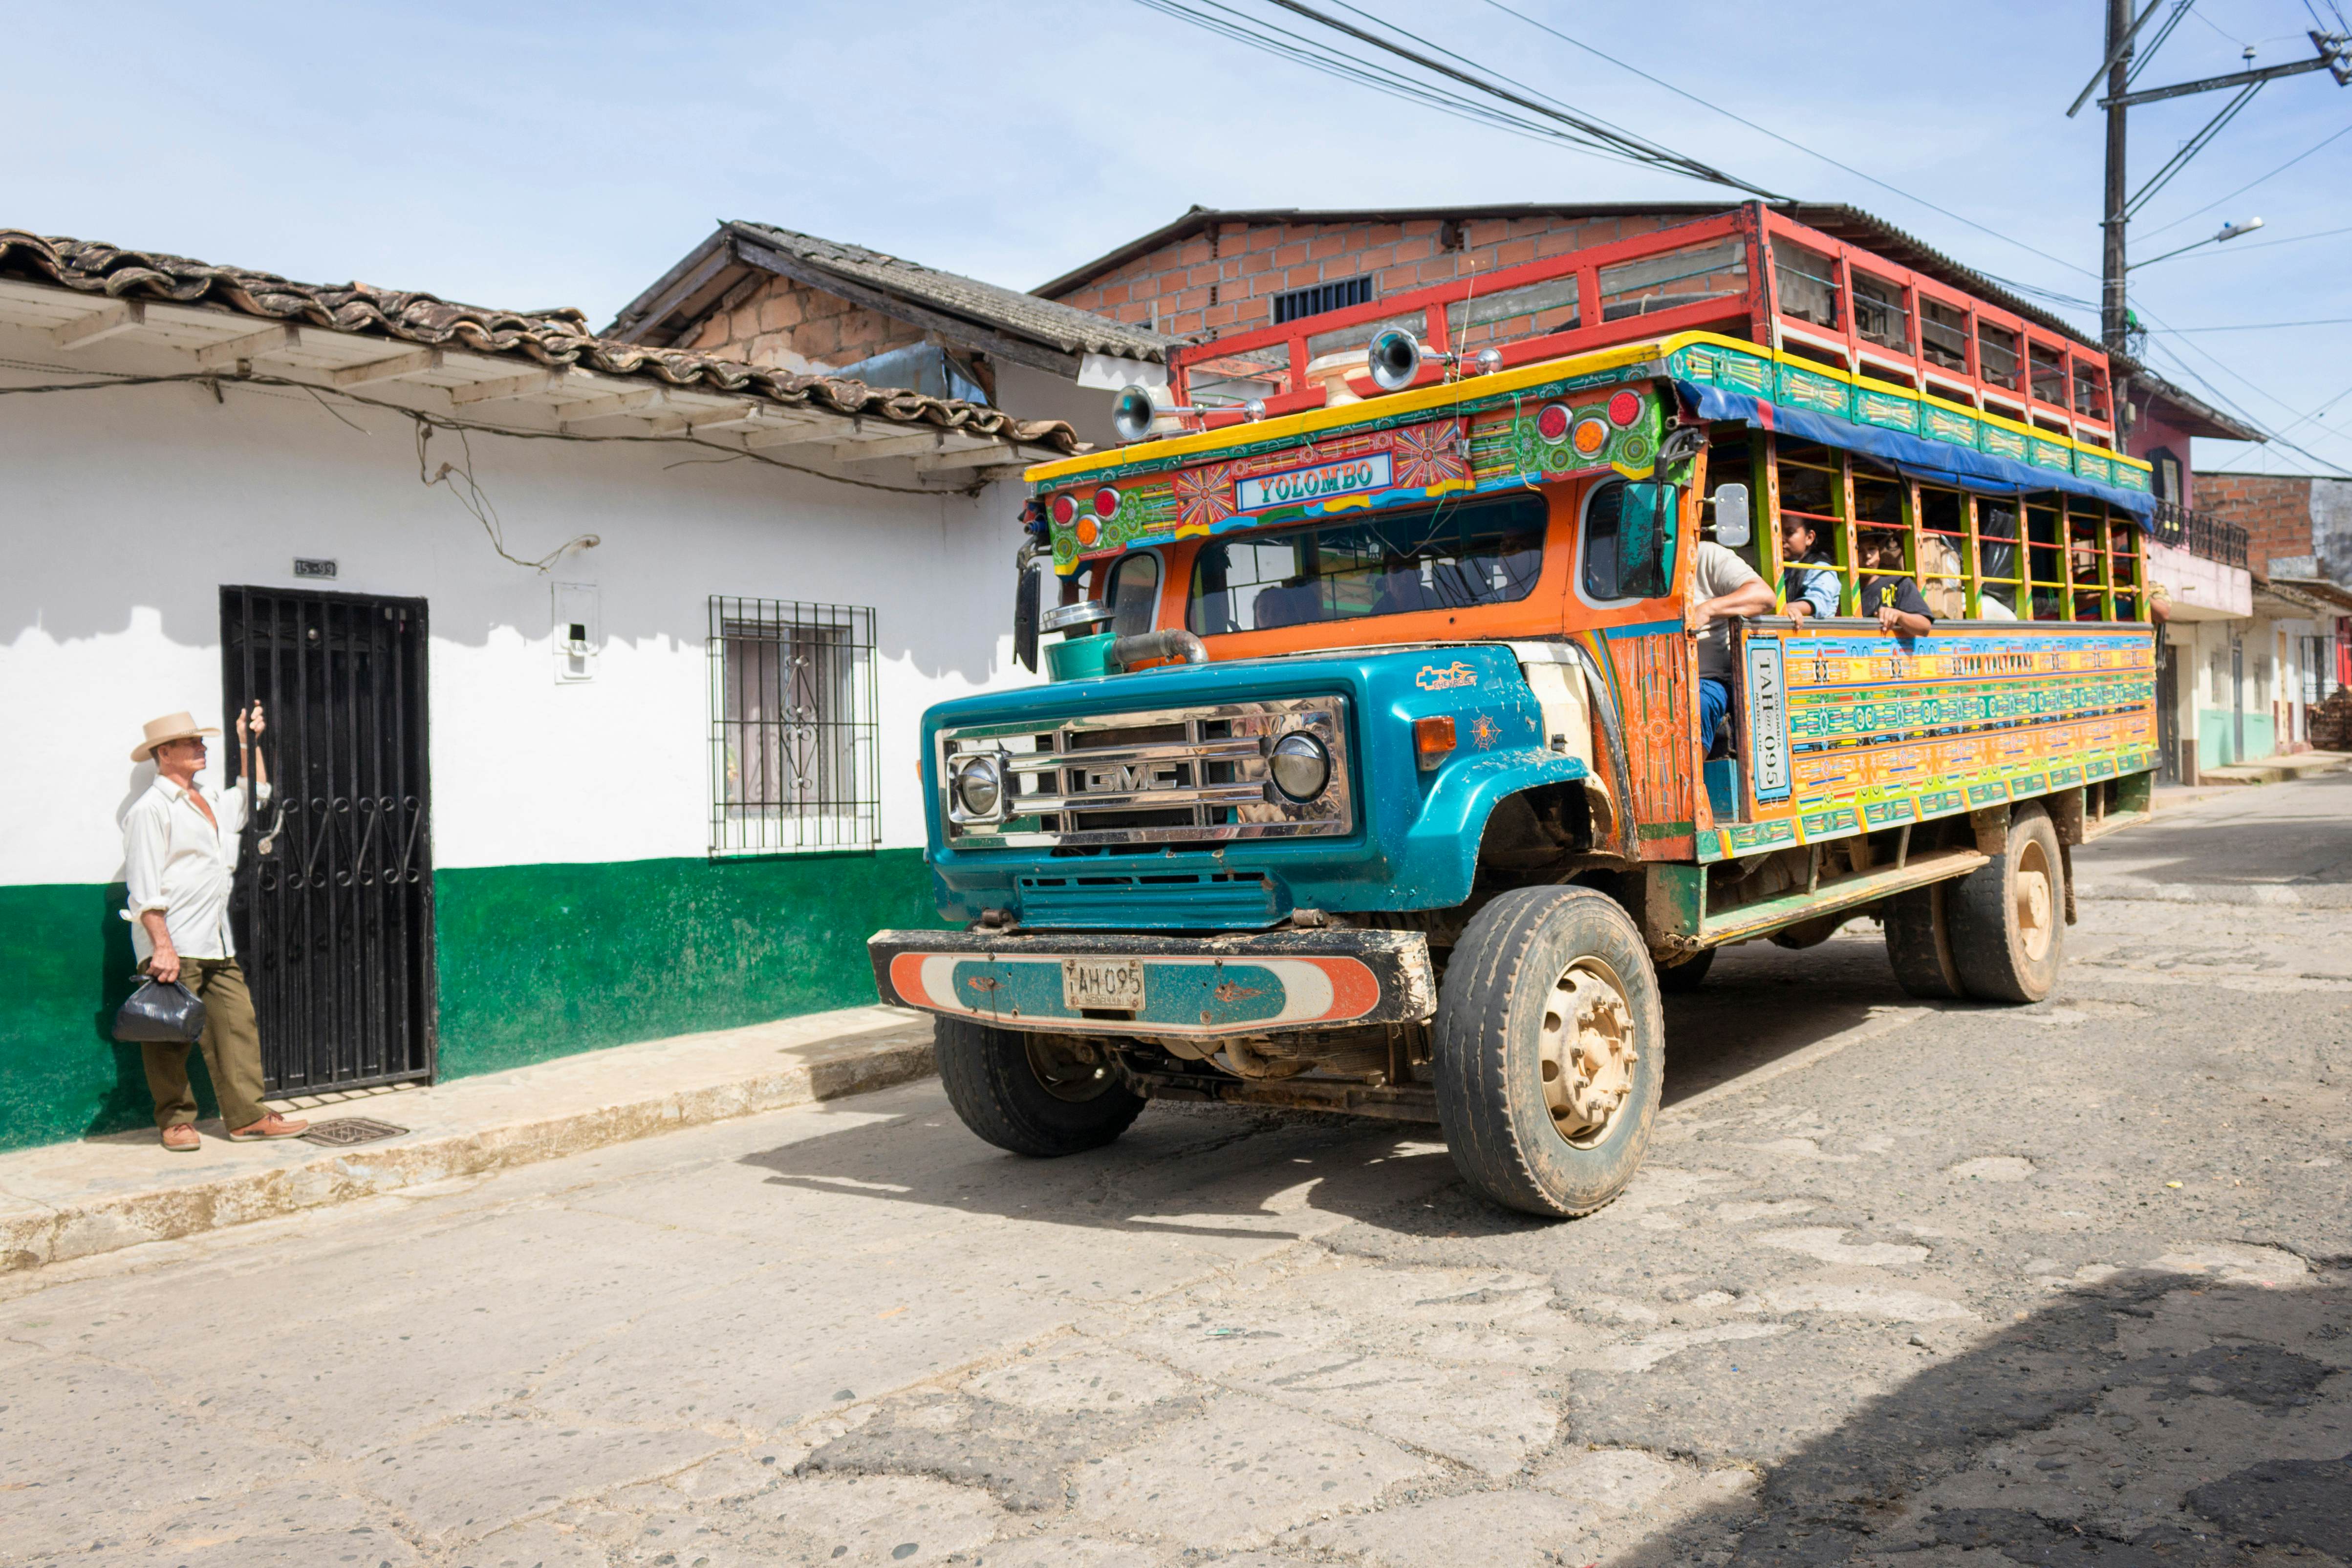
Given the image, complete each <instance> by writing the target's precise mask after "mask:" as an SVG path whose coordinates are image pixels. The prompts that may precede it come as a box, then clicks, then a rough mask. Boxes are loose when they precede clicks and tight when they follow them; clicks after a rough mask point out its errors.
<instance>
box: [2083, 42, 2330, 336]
mask: <svg viewBox="0 0 2352 1568" xmlns="http://www.w3.org/2000/svg"><path fill="white" fill-rule="evenodd" d="M2164 4H2165V0H2147V8H2146V9H2145V10H2143V11H2141V12H2140V13H2139V15H2138V16H2133V15H2132V0H2107V29H2106V34H2107V37H2106V58H2105V61H2103V62H2102V63H2101V65H2100V67H2099V68H2098V69H2097V70H2096V71H2095V72H2094V73H2092V76H2091V79H2090V80H2089V81H2088V82H2086V83H2084V87H2083V90H2082V91H2081V92H2080V93H2077V94H2076V95H2075V98H2074V106H2073V107H2072V108H2070V109H2069V110H2066V116H2067V118H2068V119H2070V120H2071V119H2073V118H2074V116H2075V115H2076V114H2079V113H2080V112H2082V109H2083V105H2084V104H2085V103H2087V102H2089V101H2090V98H2091V95H2092V94H2093V93H2094V92H2096V91H2097V90H2098V89H2099V87H2100V84H2101V80H2102V78H2105V86H2106V89H2107V95H2106V96H2105V98H2103V99H2099V107H2100V108H2101V109H2104V110H2106V111H2107V178H2106V187H2105V198H2104V201H2103V203H2102V206H2101V212H2100V219H2099V226H2100V228H2101V229H2102V230H2103V231H2104V235H2103V243H2102V245H2101V246H2100V249H2101V253H2102V254H2101V257H2100V262H2101V265H2100V267H2099V282H2100V289H2099V338H2100V341H2101V342H2102V344H2103V345H2104V346H2105V349H2106V350H2107V352H2109V353H2111V354H2119V353H2123V352H2125V351H2126V349H2125V344H2124V328H2125V326H2126V323H2127V322H2129V321H2130V319H2131V312H2130V309H2129V308H2128V307H2127V304H2126V298H2125V295H2124V279H2125V277H2126V275H2127V274H2128V273H2129V272H2130V271H2131V267H2130V264H2129V262H2128V261H2127V260H2126V258H2125V251H2124V230H2125V227H2126V225H2128V224H2129V223H2130V222H2131V215H2132V214H2134V213H2136V212H2137V211H2138V210H2139V209H2140V207H2141V206H2142V205H2144V204H2146V203H2147V200H2148V199H2149V198H2150V197H2152V196H2154V195H2155V194H2156V193H2157V192H2158V191H2159V190H2161V189H2162V188H2163V187H2164V186H2165V185H2166V184H2167V183H2169V182H2170V180H2171V179H2172V177H2173V175H2175V174H2177V173H2179V172H2180V170H2181V169H2182V167H2183V166H2185V165H2186V164H2187V163H2188V162H2189V160H2190V159H2191V158H2194V157H2195V156H2196V155H2197V154H2198V153H2199V152H2202V151H2203V150H2204V148H2205V145H2206V143H2208V142H2209V141H2211V140H2212V139H2213V138H2214V137H2215V136H2217V135H2219V134H2220V133H2221V129H2222V128H2223V127H2224V126H2226V125H2228V124H2229V122H2230V121H2231V119H2232V118H2233V117H2235V116H2236V114H2237V112H2238V110H2241V109H2242V108H2244V107H2245V106H2246V104H2247V103H2248V102H2249V101H2251V100H2252V98H2253V96H2254V94H2255V93H2257V92H2259V91H2261V90H2262V89H2263V86H2264V85H2265V84H2267V83H2270V82H2273V81H2276V80H2278V79H2279V78H2282V77H2293V76H2303V75H2305V73H2307V72H2311V71H2321V70H2324V71H2326V72H2327V73H2328V74H2329V75H2330V76H2332V77H2334V78H2336V86H2338V87H2344V86H2347V85H2352V47H2347V46H2352V37H2347V35H2346V34H2343V33H2321V32H2313V33H2310V34H2307V35H2306V37H2309V38H2310V39H2311V47H2312V57H2311V58H2310V59H2307V60H2295V61H2292V62H2290V63H2289V64H2286V65H2283V66H2263V67H2261V68H2248V69H2246V70H2242V71H2232V72H2231V73H2230V74H2229V75H2228V76H2218V77H2204V78H2200V79H2198V80H2196V81H2185V82H2175V83H2173V84H2172V85H2171V86H2169V87H2158V88H2147V89H2142V90H2140V91H2138V92H2134V91H2132V90H2131V78H2132V68H2131V62H2132V55H2133V52H2134V48H2133V45H2134V40H2135V39H2137V37H2139V33H2140V29H2141V28H2143V27H2145V26H2147V24H2148V22H2149V21H2150V20H2151V19H2152V18H2153V17H2154V16H2156V13H2157V12H2158V9H2160V8H2161V7H2162V6H2163V5H2164ZM2187 9H2188V6H2187V5H2182V4H2180V3H2179V0H2173V15H2172V16H2171V17H2170V18H2169V19H2168V21H2166V22H2165V23H2164V25H2163V26H2160V27H2158V29H2157V33H2156V37H2155V39H2154V41H2153V42H2152V43H2151V44H2150V45H2149V48H2150V49H2151V50H2153V49H2156V48H2159V47H2162V46H2163V43H2164V40H2165V39H2166V38H2167V37H2170V36H2171V31H2172V26H2173V24H2174V23H2176V22H2178V21H2179V19H2180V14H2181V13H2182V12H2184V11H2186V10H2187ZM2253 54H2254V51H2253V48H2252V46H2251V45H2250V46H2248V47H2247V49H2246V57H2247V58H2248V59H2249V60H2251V59H2252V58H2253ZM2222 88H2235V89H2237V95H2236V96H2235V97H2234V98H2232V99H2231V100H2230V102H2229V103H2228V104H2227V105H2225V106H2224V107H2223V108H2222V110H2221V113H2219V114H2217V115H2215V116H2214V117H2213V119H2212V120H2211V122H2210V123H2209V124H2208V125H2207V126H2206V127H2205V129H2204V130H2202V131H2199V132H2198V133H2197V134H2196V135H2195V136H2193V137H2191V138H2189V141H2187V142H2185V143H2184V144H2183V145H2182V146H2181V148H2180V150H2179V152H2175V153H2174V154H2173V155H2172V157H2171V159H2170V160H2169V161H2168V162H2166V164H2165V165H2164V167H2163V168H2161V169H2159V170H2158V171H2157V172H2156V173H2155V174H2154V175H2153V176H2152V177H2150V179H2149V180H2148V182H2147V183H2146V184H2145V185H2143V186H2141V187H2140V188H2139V190H2138V191H2137V192H2132V191H2128V190H2126V186H2127V185H2128V184H2129V183H2130V181H2129V177H2128V175H2127V173H2126V160H2125V157H2124V145H2125V132H2126V123H2127V120H2128V117H2129V114H2130V111H2131V110H2132V108H2133V107H2134V106H2135V105H2137V104H2143V103H2157V102H2160V101H2161V100H2163V99H2170V98H2186V97H2188V96H2189V95H2190V94H2192V93H2200V92H2214V91H2218V90H2219V89H2222ZM2248 227H2252V225H2242V226H2240V225H2232V227H2231V229H2225V230H2223V231H2222V233H2221V235H2216V236H2215V237H2216V238H2217V239H2227V238H2230V237H2231V235H2232V232H2233V231H2234V232H2235V233H2241V234H2242V233H2243V232H2245V229H2246V228H2248Z"/></svg>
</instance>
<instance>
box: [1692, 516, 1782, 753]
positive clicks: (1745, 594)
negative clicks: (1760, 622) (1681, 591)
mask: <svg viewBox="0 0 2352 1568" xmlns="http://www.w3.org/2000/svg"><path fill="white" fill-rule="evenodd" d="M1694 566H1695V570H1694V571H1693V572H1692V574H1691V595H1692V598H1691V604H1690V608H1689V609H1688V610H1686V611H1685V612H1683V624H1684V626H1685V627H1687V628H1688V629H1689V630H1690V631H1691V632H1693V633H1695V634H1696V636H1697V638H1698V739H1699V744H1700V745H1701V746H1704V747H1707V748H1708V749H1709V750H1710V751H1712V750H1713V749H1714V747H1715V739H1716V732H1717V730H1718V729H1720V728H1721V727H1723V720H1724V717H1725V716H1726V715H1727V714H1728V713H1730V712H1731V623H1732V622H1734V621H1740V620H1745V619H1746V618H1747V617H1748V616H1750V615H1769V614H1770V613H1771V612H1772V585H1771V584H1770V583H1769V582H1767V581H1765V580H1763V579H1762V578H1760V577H1759V576H1757V575H1756V569H1755V568H1754V567H1751V566H1749V565H1748V563H1747V562H1746V561H1744V560H1742V559H1739V557H1738V556H1737V555H1735V554H1733V553H1732V551H1731V550H1730V549H1727V548H1726V547H1725V546H1722V545H1719V544H1717V543H1716V542H1715V541H1714V540H1713V539H1701V540H1700V541H1699V546H1698V559H1697V560H1696V562H1695V563H1694Z"/></svg>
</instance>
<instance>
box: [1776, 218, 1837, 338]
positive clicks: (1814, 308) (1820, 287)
mask: <svg viewBox="0 0 2352 1568" xmlns="http://www.w3.org/2000/svg"><path fill="white" fill-rule="evenodd" d="M1772 283H1773V287H1775V288H1776V289H1778V290H1779V292H1780V314H1781V315H1783V316H1786V317H1788V318H1789V319H1790V320H1792V321H1811V323H1812V324H1813V325H1814V326H1816V327H1831V328H1834V327H1836V326H1837V325H1838V287H1837V264H1836V263H1835V262H1833V261H1832V260H1831V259H1830V258H1829V257H1828V256H1823V255H1822V253H1821V252H1819V251H1817V250H1807V249H1806V248H1805V247H1804V246H1801V245H1791V244H1790V243H1789V242H1788V241H1787V240H1784V239H1776V240H1774V241H1773V242H1772Z"/></svg>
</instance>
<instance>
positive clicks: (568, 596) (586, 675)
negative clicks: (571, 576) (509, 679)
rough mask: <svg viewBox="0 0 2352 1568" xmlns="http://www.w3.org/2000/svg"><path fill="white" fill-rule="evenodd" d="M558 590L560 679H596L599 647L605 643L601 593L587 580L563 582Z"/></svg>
mask: <svg viewBox="0 0 2352 1568" xmlns="http://www.w3.org/2000/svg"><path fill="white" fill-rule="evenodd" d="M554 592H555V616H554V621H555V624H554V632H555V678H556V681H557V682H558V683H559V684H562V685H569V684H571V683H572V682H574V681H593V680H594V679H595V678H596V653H597V650H598V649H600V648H602V647H603V646H604V624H603V619H602V611H601V609H600V607H599V599H600V597H601V596H600V595H599V593H598V591H597V589H596V587H595V585H594V584H593V583H586V582H559V583H556V584H555V585H554Z"/></svg>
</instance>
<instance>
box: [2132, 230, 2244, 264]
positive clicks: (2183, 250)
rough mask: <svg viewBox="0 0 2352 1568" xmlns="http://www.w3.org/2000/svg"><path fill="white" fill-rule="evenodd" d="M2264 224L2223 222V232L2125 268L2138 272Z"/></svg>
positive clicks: (2219, 242)
mask: <svg viewBox="0 0 2352 1568" xmlns="http://www.w3.org/2000/svg"><path fill="white" fill-rule="evenodd" d="M2262 226H2263V220H2262V219H2260V218H2248V219H2247V220H2246V221H2245V222H2244V223H2242V224H2223V225H2221V233H2219V234H2213V235H2206V236H2205V237H2204V238H2203V239H2200V240H2192V241H2190V242H2189V244H2187V245H2184V246H2181V247H2180V249H2179V250H2168V251H2166V252H2165V253H2164V254H2163V255H2162V256H2149V257H2148V258H2147V260H2146V261H2135V262H2133V263H2132V264H2131V265H2130V266H2129V267H2125V268H2124V270H2125V271H2126V272H2137V271H2138V270H2139V269H2140V268H2141V267H2154V266H2155V265H2156V264H2157V263H2158V262H2159V261H2169V260H2171V259H2172V258H2173V257H2174V256H2180V255H2182V254H2184V253H2186V252H2189V251H2192V250H2195V249H2197V248H2198V247H2199V246H2208V245H2220V244H2221V242H2222V241H2223V240H2228V239H2236V238H2237V237H2238V236H2239V235H2250V234H2252V233H2253V232H2254V231H2255V230H2256V229H2258V228H2260V227H2262Z"/></svg>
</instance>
